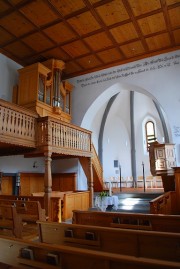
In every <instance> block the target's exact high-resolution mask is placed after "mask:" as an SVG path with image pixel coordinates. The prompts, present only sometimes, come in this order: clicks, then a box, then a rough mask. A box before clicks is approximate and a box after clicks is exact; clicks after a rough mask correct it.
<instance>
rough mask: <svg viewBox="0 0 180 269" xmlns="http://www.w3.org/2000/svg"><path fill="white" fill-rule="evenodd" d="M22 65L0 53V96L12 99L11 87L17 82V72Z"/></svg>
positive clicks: (4, 98)
mask: <svg viewBox="0 0 180 269" xmlns="http://www.w3.org/2000/svg"><path fill="white" fill-rule="evenodd" d="M21 67H22V66H21V65H19V64H17V63H15V62H13V61H12V60H10V59H9V58H7V57H5V56H4V55H2V54H0V81H1V86H0V98H1V99H3V100H6V101H12V91H13V87H14V86H15V85H17V84H18V72H17V69H20V68H21Z"/></svg>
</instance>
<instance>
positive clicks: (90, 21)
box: [68, 12, 100, 35]
mask: <svg viewBox="0 0 180 269" xmlns="http://www.w3.org/2000/svg"><path fill="white" fill-rule="evenodd" d="M68 23H69V24H70V25H71V26H72V27H73V28H74V30H75V31H76V32H77V33H79V34H80V35H85V34H87V33H90V32H92V31H95V30H98V29H99V28H100V25H99V24H98V22H97V21H96V20H95V18H94V17H93V15H92V14H91V12H84V13H82V14H81V15H79V16H77V17H73V18H71V19H69V20H68Z"/></svg>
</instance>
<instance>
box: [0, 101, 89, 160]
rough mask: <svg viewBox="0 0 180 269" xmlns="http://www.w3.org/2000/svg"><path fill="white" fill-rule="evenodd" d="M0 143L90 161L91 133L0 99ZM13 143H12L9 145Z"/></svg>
mask: <svg viewBox="0 0 180 269" xmlns="http://www.w3.org/2000/svg"><path fill="white" fill-rule="evenodd" d="M0 142H2V143H9V144H14V145H18V146H26V147H33V148H39V149H40V150H41V149H42V150H44V149H43V147H47V146H50V148H51V151H52V152H54V153H59V154H66V155H76V156H83V157H91V156H92V151H91V132H90V131H88V130H86V129H83V128H81V127H78V126H75V125H73V124H70V123H66V122H63V121H60V120H57V119H54V118H51V117H43V118H38V115H37V113H35V112H33V111H31V110H29V109H26V108H24V107H21V106H18V105H15V104H12V103H10V102H7V101H4V100H2V99H0ZM12 142H13V143H12Z"/></svg>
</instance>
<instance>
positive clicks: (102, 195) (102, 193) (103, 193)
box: [99, 191, 109, 199]
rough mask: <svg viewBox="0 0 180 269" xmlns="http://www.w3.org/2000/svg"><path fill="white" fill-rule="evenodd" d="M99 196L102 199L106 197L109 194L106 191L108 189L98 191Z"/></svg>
mask: <svg viewBox="0 0 180 269" xmlns="http://www.w3.org/2000/svg"><path fill="white" fill-rule="evenodd" d="M99 196H100V197H101V199H102V198H103V197H107V196H109V192H108V191H102V192H100V194H99Z"/></svg>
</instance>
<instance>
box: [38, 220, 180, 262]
mask: <svg viewBox="0 0 180 269" xmlns="http://www.w3.org/2000/svg"><path fill="white" fill-rule="evenodd" d="M38 225H39V231H40V240H41V242H43V243H48V244H59V245H65V246H73V247H81V248H85V249H93V250H96V251H97V252H99V251H104V252H109V253H116V254H120V255H130V256H134V257H143V258H151V259H157V260H158V259H160V260H161V259H164V260H167V261H168V260H169V261H176V262H180V234H178V233H167V232H166V233H164V232H154V231H140V230H131V229H116V228H108V227H98V226H89V225H76V224H67V223H55V222H38ZM179 265H180V264H179Z"/></svg>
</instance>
